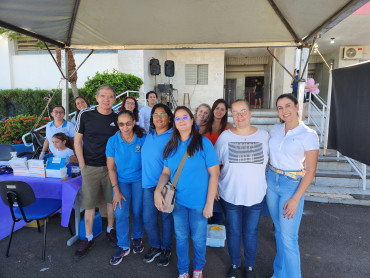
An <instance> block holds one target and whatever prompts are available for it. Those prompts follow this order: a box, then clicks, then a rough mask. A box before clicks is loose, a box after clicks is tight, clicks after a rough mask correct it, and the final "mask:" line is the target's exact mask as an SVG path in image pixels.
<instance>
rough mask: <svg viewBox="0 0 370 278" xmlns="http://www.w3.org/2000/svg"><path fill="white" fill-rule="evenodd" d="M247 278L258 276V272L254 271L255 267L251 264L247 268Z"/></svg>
mask: <svg viewBox="0 0 370 278" xmlns="http://www.w3.org/2000/svg"><path fill="white" fill-rule="evenodd" d="M244 277H245V278H256V273H255V272H254V268H253V267H251V266H248V268H247V269H245V276H244Z"/></svg>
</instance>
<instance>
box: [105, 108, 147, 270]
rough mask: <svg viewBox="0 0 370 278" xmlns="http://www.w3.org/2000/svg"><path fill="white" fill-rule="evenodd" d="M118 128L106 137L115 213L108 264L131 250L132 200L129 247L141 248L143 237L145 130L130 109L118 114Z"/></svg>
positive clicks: (141, 250) (119, 259) (118, 260)
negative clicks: (114, 242) (114, 243)
mask: <svg viewBox="0 0 370 278" xmlns="http://www.w3.org/2000/svg"><path fill="white" fill-rule="evenodd" d="M117 123H118V126H119V129H120V132H117V133H116V134H115V135H113V136H112V137H110V138H109V140H108V143H107V147H106V150H105V154H106V156H107V167H108V172H109V178H110V180H111V183H112V188H113V209H114V214H115V216H116V230H117V240H118V242H117V245H118V250H117V252H116V254H114V255H113V257H112V258H111V260H110V264H111V265H118V264H119V263H121V261H122V259H123V257H125V256H127V255H128V254H130V239H129V228H130V223H129V215H130V201H131V200H132V234H131V238H132V240H133V248H132V251H133V253H134V254H136V253H141V252H143V250H144V247H143V243H142V240H141V239H142V237H143V189H142V187H141V148H142V146H143V144H144V140H145V134H144V132H145V131H144V130H143V129H142V128H141V127H139V126H138V125H136V121H135V116H134V114H133V113H132V112H131V111H128V110H124V111H121V112H119V114H118V121H117Z"/></svg>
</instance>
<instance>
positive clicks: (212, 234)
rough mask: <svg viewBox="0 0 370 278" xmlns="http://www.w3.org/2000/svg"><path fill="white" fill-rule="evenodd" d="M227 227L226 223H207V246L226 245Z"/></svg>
mask: <svg viewBox="0 0 370 278" xmlns="http://www.w3.org/2000/svg"><path fill="white" fill-rule="evenodd" d="M225 240H226V229H225V226H224V225H214V224H212V225H207V243H206V244H207V246H210V247H224V246H225Z"/></svg>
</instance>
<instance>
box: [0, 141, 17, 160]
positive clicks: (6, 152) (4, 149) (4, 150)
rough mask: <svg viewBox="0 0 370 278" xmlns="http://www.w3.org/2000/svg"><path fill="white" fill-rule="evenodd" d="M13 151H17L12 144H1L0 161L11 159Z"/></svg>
mask: <svg viewBox="0 0 370 278" xmlns="http://www.w3.org/2000/svg"><path fill="white" fill-rule="evenodd" d="M11 152H15V149H14V147H13V146H12V145H8V144H0V161H9V160H10V159H11V158H12V156H11V155H10V153H11Z"/></svg>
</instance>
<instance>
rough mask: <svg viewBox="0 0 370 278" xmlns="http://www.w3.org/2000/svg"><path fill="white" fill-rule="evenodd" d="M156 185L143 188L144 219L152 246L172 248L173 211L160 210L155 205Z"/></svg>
mask: <svg viewBox="0 0 370 278" xmlns="http://www.w3.org/2000/svg"><path fill="white" fill-rule="evenodd" d="M154 191H155V187H152V188H143V220H144V227H145V230H146V233H147V234H148V238H149V243H150V246H151V247H154V248H161V249H162V250H165V249H167V250H170V249H171V246H172V239H173V229H174V228H173V217H172V213H165V212H160V211H159V210H158V209H157V208H156V207H155V205H154ZM158 214H160V215H161V220H162V221H161V223H162V240H161V236H160V233H159V225H158Z"/></svg>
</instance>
